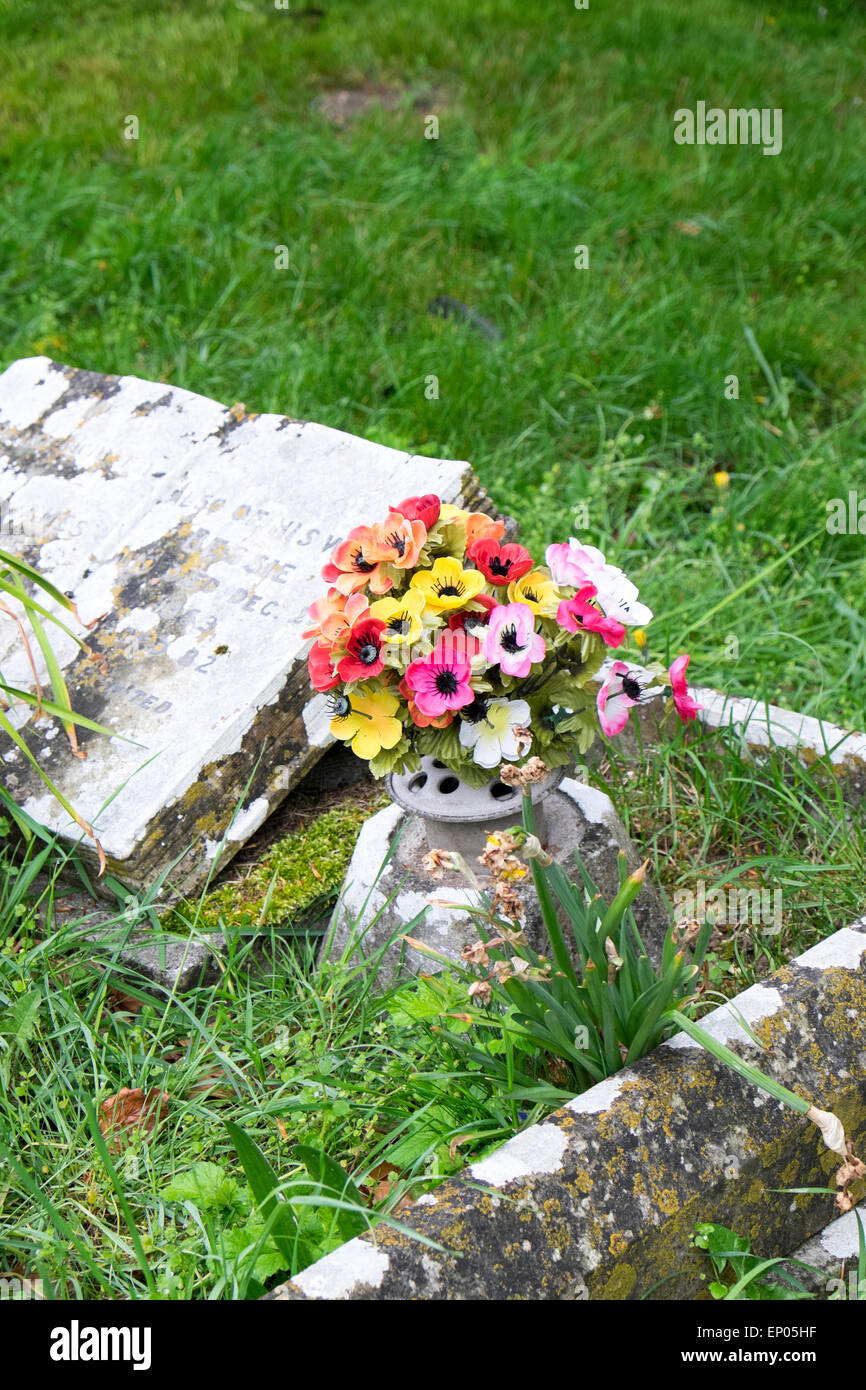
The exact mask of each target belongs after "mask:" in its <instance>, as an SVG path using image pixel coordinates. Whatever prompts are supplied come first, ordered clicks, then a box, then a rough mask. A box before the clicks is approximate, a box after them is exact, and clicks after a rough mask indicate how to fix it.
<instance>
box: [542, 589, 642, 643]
mask: <svg viewBox="0 0 866 1390" xmlns="http://www.w3.org/2000/svg"><path fill="white" fill-rule="evenodd" d="M597 593H598V590H597V589H596V587H595V585H594V584H586V585H585V586H584V588H582V589H581V590H580V591H579V592H578V593H576V594H575V596H574V598H570V599H563V600H562V602H561V603H560V605H559V607H558V608H557V610H556V621H557V622H558V623H559V626H560V627H564V628H566V629H567V630H568V631H569V632H597V633H598V635H599V636H600V637H601V638H602V639H603V640H604V641H605V642H606V643H607V645H608V646H609V647H621V646H622V644H623V641H624V640H625V628H624V627H623V625H622V623H618V622H617V621H616V619H615V618H606V617H605V616H604V614H603V613H600V612H599V610H598V609H597V608H595V607H594V606H593V605H592V604H591V603H590V602H589V600H590V599H591V598H595V596H596V594H597Z"/></svg>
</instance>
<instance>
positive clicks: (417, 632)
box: [370, 589, 424, 646]
mask: <svg viewBox="0 0 866 1390" xmlns="http://www.w3.org/2000/svg"><path fill="white" fill-rule="evenodd" d="M423 609H424V595H423V594H422V593H421V592H420V590H419V589H407V590H406V593H405V594H402V595H401V596H400V598H380V599H377V600H376V602H375V603H373V604H371V605H370V617H371V618H378V619H379V621H380V622H382V623H384V624H385V631H384V632H383V633H382V641H383V643H384V642H393V643H395V644H398V645H400V646H407V645H408V644H409V643H410V642H416V641H417V640H418V638H419V637H420V636H421V633H422V632H423V631H424V624H423V623H422V621H421V613H422V612H423Z"/></svg>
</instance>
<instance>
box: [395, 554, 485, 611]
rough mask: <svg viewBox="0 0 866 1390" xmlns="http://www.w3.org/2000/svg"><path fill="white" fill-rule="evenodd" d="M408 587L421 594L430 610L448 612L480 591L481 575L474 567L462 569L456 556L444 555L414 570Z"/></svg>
mask: <svg viewBox="0 0 866 1390" xmlns="http://www.w3.org/2000/svg"><path fill="white" fill-rule="evenodd" d="M409 587H410V589H416V590H417V591H418V592H419V593H420V594H423V596H424V604H425V607H426V608H428V609H429V610H430V612H431V613H443V612H450V610H451V609H452V608H464V607H465V606H466V604H467V603H468V602H469V600H470V599H473V598H475V596H476V594H479V593H480V592H481V590H482V589H483V588H484V576H483V574H480V573H479V572H478V570H465V569H464V568H463V566H462V565H461V563H460V561H459V560H455V559H453V557H452V556H450V555H445V556H441V557H440V558H439V559H438V560H437V561H436V563H435V564H434V566H433V568H432V569H429V570H417V571H416V572H415V574H413V575H412V578H411V580H410V581H409Z"/></svg>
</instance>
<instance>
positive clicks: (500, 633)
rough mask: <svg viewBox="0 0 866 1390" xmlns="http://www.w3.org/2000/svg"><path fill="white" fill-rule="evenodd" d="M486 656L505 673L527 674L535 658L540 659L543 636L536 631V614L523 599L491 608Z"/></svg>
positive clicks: (543, 649)
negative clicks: (520, 601)
mask: <svg viewBox="0 0 866 1390" xmlns="http://www.w3.org/2000/svg"><path fill="white" fill-rule="evenodd" d="M484 651H485V656H486V657H487V661H488V663H489V665H491V666H499V668H500V670H501V671H504V672H505V674H506V675H507V676H520V677H523V676H528V675H529V671H530V668H531V666H532V663H533V662H534V661H543V659H544V652H545V645H544V638H543V637H542V636H540V634H539V633H537V632H536V631H535V614H534V613H533V611H532V609H531V608H528V607H527V606H526V604H525V603H505V604H500V606H499V607H498V608H494V610H493V612H492V613H491V614H490V621H489V622H488V624H487V640H486V646H485V649H484Z"/></svg>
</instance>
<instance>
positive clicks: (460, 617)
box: [448, 594, 499, 636]
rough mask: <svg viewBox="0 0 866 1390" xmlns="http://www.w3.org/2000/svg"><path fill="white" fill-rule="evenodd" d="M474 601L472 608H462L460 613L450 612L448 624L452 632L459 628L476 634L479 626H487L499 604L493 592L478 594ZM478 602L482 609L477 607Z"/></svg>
mask: <svg viewBox="0 0 866 1390" xmlns="http://www.w3.org/2000/svg"><path fill="white" fill-rule="evenodd" d="M472 603H473V607H472V608H461V609H460V611H459V613H449V614H448V626H449V627H450V629H451V631H452V632H456V631H457V630H458V628H459V629H461V630H462V631H463V632H468V633H470V634H472V635H473V636H474V635H475V631H476V629H477V628H482V627H486V626H487V620H488V618H489V617H490V614H491V613H492V612H493V610H494V608H497V607H498V606H499V605H498V604H497V602H496V599H495V598H494V597H493V595H492V594H476V595H475V597H474V598H473V600H472ZM477 604H480V605H481V606H480V609H479V608H478V607H475V605H477Z"/></svg>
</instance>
